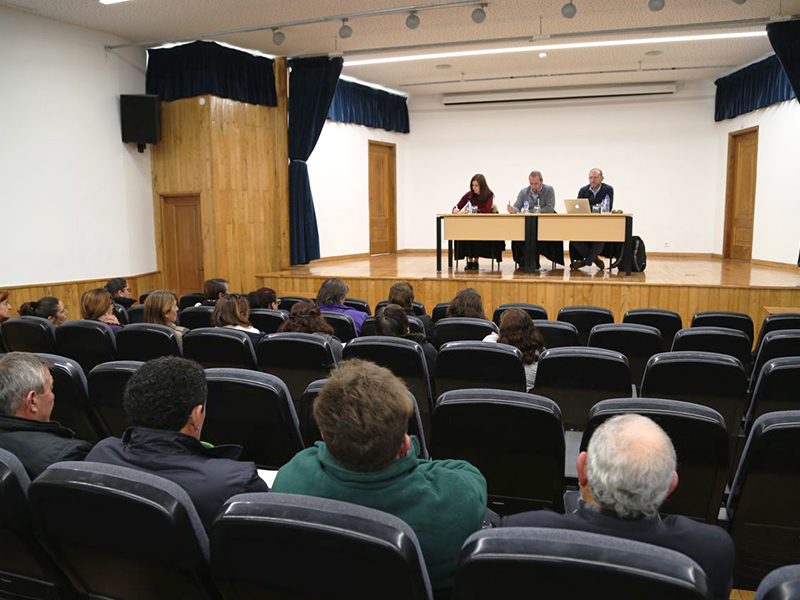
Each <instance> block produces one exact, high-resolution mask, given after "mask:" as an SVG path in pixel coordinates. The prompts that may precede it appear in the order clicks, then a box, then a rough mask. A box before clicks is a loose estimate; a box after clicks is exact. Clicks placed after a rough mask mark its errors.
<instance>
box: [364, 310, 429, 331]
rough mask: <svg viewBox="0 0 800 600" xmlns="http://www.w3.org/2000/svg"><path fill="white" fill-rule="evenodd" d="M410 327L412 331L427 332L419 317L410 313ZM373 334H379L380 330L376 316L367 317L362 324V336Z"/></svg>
mask: <svg viewBox="0 0 800 600" xmlns="http://www.w3.org/2000/svg"><path fill="white" fill-rule="evenodd" d="M375 312H376V313H377V312H378V310H377V309H376V310H375ZM408 328H409V330H410V331H411V333H422V334H424V333H425V326H424V325H423V324H422V321H420V320H419V319H418V318H417V317H413V316H411V315H408ZM371 335H378V331H377V329H376V327H375V317H374V316H372V317H367V318H366V320H365V321H364V322H363V323H362V324H361V336H360V337H368V336H371Z"/></svg>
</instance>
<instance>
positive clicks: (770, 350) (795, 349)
mask: <svg viewBox="0 0 800 600" xmlns="http://www.w3.org/2000/svg"><path fill="white" fill-rule="evenodd" d="M784 356H800V330H796V329H784V330H779V331H772V332H770V333H768V334H766V335H765V336H764V339H763V340H761V346H760V347H759V348H758V353H757V354H756V358H755V362H754V363H753V373H752V375H751V376H750V385H755V383H756V381H758V376H759V374H760V373H761V369H762V368H763V367H764V365H765V364H767V362H768V361H770V360H772V359H773V358H782V357H784Z"/></svg>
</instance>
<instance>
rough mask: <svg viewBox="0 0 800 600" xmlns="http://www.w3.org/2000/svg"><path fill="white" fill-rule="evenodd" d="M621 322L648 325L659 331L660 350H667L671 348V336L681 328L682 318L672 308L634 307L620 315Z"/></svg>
mask: <svg viewBox="0 0 800 600" xmlns="http://www.w3.org/2000/svg"><path fill="white" fill-rule="evenodd" d="M622 322H623V323H634V324H636V325H650V327H655V328H656V329H658V330H659V331H660V332H661V343H662V346H661V351H662V352H669V351H670V349H671V348H672V338H674V337H675V334H676V333H678V331H680V330H681V329H683V319H682V318H681V316H680V315H679V314H678V313H676V312H675V311H672V310H665V309H663V308H634V309H633V310H629V311H628V312H626V313H625V316H624V317H622Z"/></svg>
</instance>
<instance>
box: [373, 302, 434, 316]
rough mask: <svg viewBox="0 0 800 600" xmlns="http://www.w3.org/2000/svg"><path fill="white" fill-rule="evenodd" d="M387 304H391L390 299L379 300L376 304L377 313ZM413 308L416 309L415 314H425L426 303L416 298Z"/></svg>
mask: <svg viewBox="0 0 800 600" xmlns="http://www.w3.org/2000/svg"><path fill="white" fill-rule="evenodd" d="M387 304H389V301H388V300H381V301H380V302H378V303H377V304H376V305H375V314H376V315H377V314H378V311H379V310H380V309H381V308H383V307H384V306H386V305H387ZM411 309H412V310H413V311H414V314H415V315H417V316H420V315H424V314H425V305H424V304H423V303H422V302H418V301H416V300H414V302H412V303H411Z"/></svg>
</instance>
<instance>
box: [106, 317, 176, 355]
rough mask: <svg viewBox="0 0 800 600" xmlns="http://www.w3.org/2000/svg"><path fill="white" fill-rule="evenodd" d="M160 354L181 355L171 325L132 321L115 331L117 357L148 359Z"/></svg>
mask: <svg viewBox="0 0 800 600" xmlns="http://www.w3.org/2000/svg"><path fill="white" fill-rule="evenodd" d="M160 356H183V350H182V349H181V342H180V340H179V339H178V334H177V333H176V332H175V330H174V329H172V327H168V326H166V325H156V324H155V323H132V324H131V325H127V326H125V328H124V329H122V330H121V331H120V332H119V333H117V359H119V360H141V361H148V360H151V359H153V358H158V357H160Z"/></svg>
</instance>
